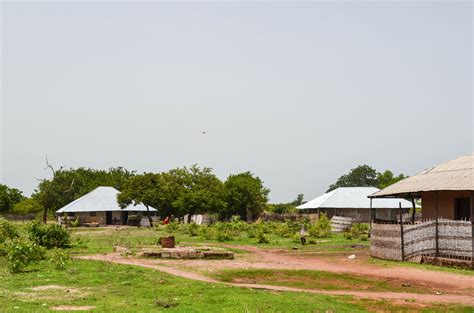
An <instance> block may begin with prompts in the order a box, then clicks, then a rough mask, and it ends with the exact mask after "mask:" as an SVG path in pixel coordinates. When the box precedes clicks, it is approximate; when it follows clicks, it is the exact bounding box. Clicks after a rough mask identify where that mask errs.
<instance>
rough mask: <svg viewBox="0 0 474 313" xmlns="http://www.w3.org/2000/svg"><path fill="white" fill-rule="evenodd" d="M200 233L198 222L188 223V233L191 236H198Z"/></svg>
mask: <svg viewBox="0 0 474 313" xmlns="http://www.w3.org/2000/svg"><path fill="white" fill-rule="evenodd" d="M198 233H199V225H198V224H196V223H190V224H188V234H189V235H191V236H193V237H194V236H197V235H198Z"/></svg>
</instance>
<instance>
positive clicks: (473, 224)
mask: <svg viewBox="0 0 474 313" xmlns="http://www.w3.org/2000/svg"><path fill="white" fill-rule="evenodd" d="M470 202H471V246H472V251H471V268H474V191H471V201H470Z"/></svg>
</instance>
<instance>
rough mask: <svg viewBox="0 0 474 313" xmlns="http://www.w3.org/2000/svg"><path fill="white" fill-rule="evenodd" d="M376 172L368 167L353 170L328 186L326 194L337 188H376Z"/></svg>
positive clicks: (363, 166) (362, 166)
mask: <svg viewBox="0 0 474 313" xmlns="http://www.w3.org/2000/svg"><path fill="white" fill-rule="evenodd" d="M377 185H378V181H377V171H376V170H375V169H373V168H372V167H370V166H368V165H360V166H358V167H356V168H353V169H352V170H351V171H350V172H349V173H348V174H346V175H342V176H341V177H339V179H338V180H337V181H336V182H335V183H334V184H332V185H331V186H329V189H328V190H327V192H329V191H332V190H334V189H337V188H339V187H377Z"/></svg>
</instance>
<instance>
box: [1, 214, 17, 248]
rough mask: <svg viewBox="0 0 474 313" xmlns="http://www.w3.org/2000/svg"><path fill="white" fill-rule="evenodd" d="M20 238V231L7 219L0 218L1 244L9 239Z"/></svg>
mask: <svg viewBox="0 0 474 313" xmlns="http://www.w3.org/2000/svg"><path fill="white" fill-rule="evenodd" d="M14 238H18V230H17V228H16V227H15V225H13V224H12V223H11V222H9V221H7V219H5V218H3V217H0V243H3V242H5V240H7V239H14Z"/></svg>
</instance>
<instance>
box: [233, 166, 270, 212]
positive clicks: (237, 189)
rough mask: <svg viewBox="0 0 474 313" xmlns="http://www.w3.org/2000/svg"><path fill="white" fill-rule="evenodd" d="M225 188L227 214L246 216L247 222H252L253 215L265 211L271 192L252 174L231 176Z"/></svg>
mask: <svg viewBox="0 0 474 313" xmlns="http://www.w3.org/2000/svg"><path fill="white" fill-rule="evenodd" d="M224 186H225V192H226V202H227V210H226V213H227V214H230V215H240V216H246V218H247V221H251V220H252V215H256V214H259V213H261V212H262V211H263V210H264V208H265V205H266V203H267V201H268V194H269V193H270V190H269V189H268V188H266V187H264V186H263V182H262V181H261V180H260V178H258V177H254V176H253V174H252V173H251V172H245V173H241V174H237V175H230V176H229V177H228V178H227V180H226V181H225V183H224Z"/></svg>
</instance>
